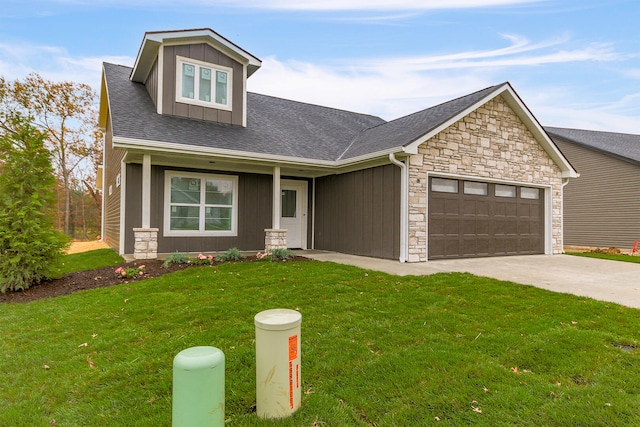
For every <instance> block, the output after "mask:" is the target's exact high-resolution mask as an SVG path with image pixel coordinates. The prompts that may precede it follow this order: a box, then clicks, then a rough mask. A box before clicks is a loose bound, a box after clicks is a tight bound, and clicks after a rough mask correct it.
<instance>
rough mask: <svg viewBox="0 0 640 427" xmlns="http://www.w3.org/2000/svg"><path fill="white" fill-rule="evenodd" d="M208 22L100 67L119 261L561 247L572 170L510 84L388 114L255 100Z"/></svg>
mask: <svg viewBox="0 0 640 427" xmlns="http://www.w3.org/2000/svg"><path fill="white" fill-rule="evenodd" d="M260 66H261V61H260V60H259V59H258V58H257V57H255V56H253V55H252V54H250V53H248V52H247V51H245V50H243V49H242V48H240V47H238V46H236V45H235V44H234V43H232V42H231V41H229V40H227V39H225V38H224V37H222V36H220V35H219V34H217V33H216V32H214V31H212V30H210V29H197V30H184V31H167V32H149V33H146V34H145V36H144V39H143V41H142V45H141V47H140V50H139V52H138V56H137V59H136V62H135V65H134V67H133V68H129V67H123V66H119V65H113V64H104V67H103V76H102V91H101V104H100V125H101V126H102V127H103V128H104V129H105V133H106V137H105V156H104V158H105V165H104V191H105V197H104V212H103V221H104V225H103V228H104V231H103V235H104V236H106V239H107V242H108V243H109V244H110V245H111V246H112V247H114V248H115V249H117V250H118V252H119V253H121V254H134V255H135V256H136V257H137V258H153V257H156V256H157V254H158V253H173V252H175V251H180V252H212V251H223V250H226V249H228V248H231V247H237V248H239V249H241V250H246V251H250V250H255V251H258V250H264V249H265V246H266V247H278V246H280V247H285V246H286V247H289V248H303V249H310V248H313V249H319V250H327V251H336V252H342V253H349V254H357V255H365V256H372V257H379V258H388V259H398V260H400V261H407V262H424V261H427V260H429V259H439V258H457V257H480V256H500V255H515V254H554V253H560V252H562V250H563V229H562V227H563V226H562V223H563V220H562V198H563V188H564V185H565V184H566V183H567V182H568V180H569V178H575V177H577V176H578V175H577V174H576V172H575V170H574V169H573V167H572V166H571V165H570V164H569V162H568V161H567V160H566V159H565V157H564V156H563V155H562V153H561V152H560V150H559V149H558V148H557V147H556V145H555V144H554V142H553V141H552V140H551V139H550V138H549V136H548V135H547V133H546V132H545V130H544V129H543V128H542V127H541V126H540V124H539V123H538V121H537V120H536V119H535V117H534V116H533V114H532V113H531V112H530V111H529V110H528V108H527V107H526V105H525V104H524V103H523V102H522V100H521V99H520V98H519V96H518V95H517V94H516V92H515V90H514V89H513V88H512V87H511V85H510V84H509V83H502V84H499V85H496V86H491V87H488V88H486V89H483V90H480V91H478V92H475V93H472V94H469V95H466V96H463V97H460V98H457V99H454V100H451V101H449V102H445V103H443V104H440V105H437V106H435V107H432V108H428V109H426V110H423V111H419V112H417V113H414V114H411V115H409V116H406V117H402V118H399V119H397V120H393V121H390V122H387V121H385V120H383V119H381V118H379V117H374V116H370V115H366V114H359V113H353V112H348V111H343V110H338V109H334V108H327V107H321V106H317V105H311V104H305V103H301V102H295V101H290V100H285V99H281V98H275V97H270V96H265V95H259V94H255V93H251V92H248V91H247V79H248V78H249V77H250V76H251V75H252V74H253V73H254V72H257V71H258V70H259V68H260Z"/></svg>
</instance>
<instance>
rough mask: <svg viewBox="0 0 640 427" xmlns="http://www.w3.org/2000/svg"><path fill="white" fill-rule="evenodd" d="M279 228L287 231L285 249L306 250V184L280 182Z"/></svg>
mask: <svg viewBox="0 0 640 427" xmlns="http://www.w3.org/2000/svg"><path fill="white" fill-rule="evenodd" d="M280 189H281V196H280V201H281V203H282V205H281V208H282V209H281V212H282V216H281V217H280V228H286V229H287V248H292V249H293V248H295V249H307V182H306V181H293V180H282V183H281V185H280Z"/></svg>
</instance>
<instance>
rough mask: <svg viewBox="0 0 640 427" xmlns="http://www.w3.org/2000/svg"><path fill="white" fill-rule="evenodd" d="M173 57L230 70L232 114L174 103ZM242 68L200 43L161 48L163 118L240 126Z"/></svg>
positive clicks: (242, 88) (230, 112)
mask: <svg viewBox="0 0 640 427" xmlns="http://www.w3.org/2000/svg"><path fill="white" fill-rule="evenodd" d="M176 56H182V57H185V58H192V59H196V60H199V61H205V62H208V63H211V64H218V65H223V66H225V67H229V68H231V69H233V77H232V78H233V87H232V107H233V111H226V110H218V109H216V108H206V107H201V106H198V105H189V104H183V103H177V102H176ZM243 78H244V76H243V66H242V64H240V63H239V62H237V61H234V60H233V59H231V58H229V57H228V56H226V55H224V54H223V53H221V52H219V51H218V50H216V49H214V48H213V47H211V46H209V45H207V44H204V43H200V44H192V45H181V46H165V47H164V68H163V81H164V82H163V86H164V87H163V91H162V108H163V113H164V114H170V115H174V116H180V117H188V118H191V119H198V120H207V121H215V122H220V123H227V124H233V125H239V126H241V125H242V123H243V120H242V114H243V104H244V96H243V91H244V85H243Z"/></svg>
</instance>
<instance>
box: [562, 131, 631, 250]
mask: <svg viewBox="0 0 640 427" xmlns="http://www.w3.org/2000/svg"><path fill="white" fill-rule="evenodd" d="M553 140H554V142H555V143H556V144H557V145H558V147H559V148H560V150H561V151H562V153H563V154H564V155H565V156H566V157H567V159H569V161H570V162H571V164H572V165H573V166H574V168H575V169H576V171H577V172H578V173H579V174H580V177H579V178H577V179H572V180H570V181H569V184H567V186H566V187H565V188H564V244H565V245H571V246H596V247H618V248H623V249H627V248H631V247H633V244H634V241H635V240H640V221H639V218H640V179H638V178H640V165H638V164H636V163H633V162H631V161H626V160H623V159H620V158H617V157H614V156H612V155H608V154H605V153H602V152H600V151H598V150H594V149H591V148H588V147H584V146H582V145H579V144H575V143H571V142H569V141H566V140H564V139H562V138H560V137H557V136H554V137H553Z"/></svg>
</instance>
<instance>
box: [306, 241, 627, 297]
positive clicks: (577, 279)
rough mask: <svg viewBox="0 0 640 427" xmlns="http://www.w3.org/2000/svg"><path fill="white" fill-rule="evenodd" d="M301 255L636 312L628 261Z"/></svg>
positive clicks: (548, 257)
mask: <svg viewBox="0 0 640 427" xmlns="http://www.w3.org/2000/svg"><path fill="white" fill-rule="evenodd" d="M300 254H301V255H304V256H306V257H308V258H312V259H315V260H318V261H331V262H336V263H339V264H349V265H354V266H357V267H361V268H364V269H368V270H377V271H383V272H385V273H389V274H396V275H400V276H405V275H428V274H434V273H443V272H461V273H471V274H475V275H476V276H485V277H492V278H494V279H499V280H508V281H511V282H516V283H521V284H525V285H533V286H536V287H538V288H542V289H547V290H550V291H554V292H562V293H569V294H574V295H580V296H586V297H590V298H594V299H597V300H601V301H609V302H615V303H618V304H622V305H626V306H628V307H634V308H640V264H636V263H630V262H620V261H609V260H601V259H593V258H585V257H577V256H571V255H527V256H511V257H492V258H469V259H455V260H439V261H429V262H426V263H400V262H398V261H391V260H384V259H377V258H367V257H360V256H355V255H345V254H338V253H334V252H323V251H300Z"/></svg>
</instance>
